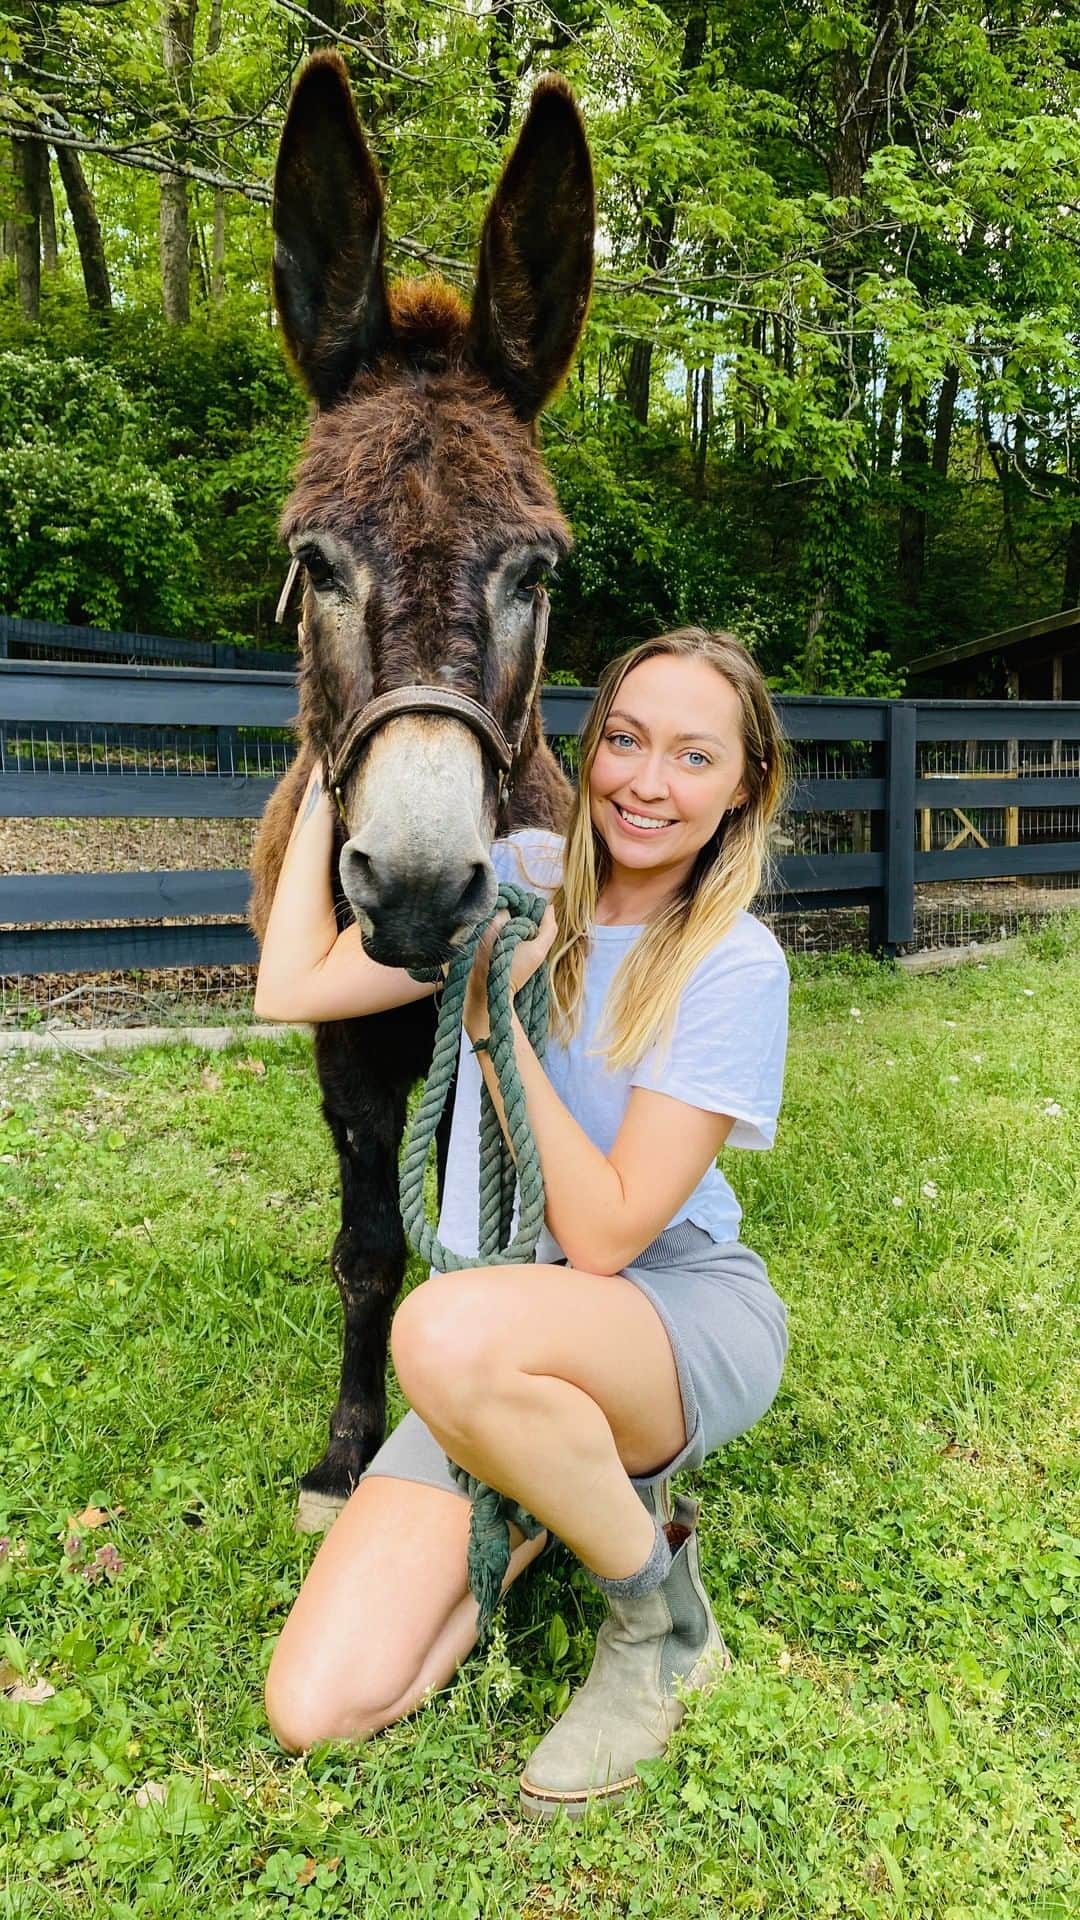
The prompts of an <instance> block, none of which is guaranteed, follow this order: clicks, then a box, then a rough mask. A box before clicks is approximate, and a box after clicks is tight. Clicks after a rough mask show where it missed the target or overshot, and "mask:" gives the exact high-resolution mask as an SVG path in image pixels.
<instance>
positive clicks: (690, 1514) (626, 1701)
mask: <svg viewBox="0 0 1080 1920" xmlns="http://www.w3.org/2000/svg"><path fill="white" fill-rule="evenodd" d="M661 1484H662V1486H663V1487H664V1488H666V1486H667V1483H666V1482H663V1483H661ZM643 1491H652V1490H651V1489H650V1490H643V1489H641V1488H639V1489H638V1492H639V1494H641V1493H643ZM646 1504H648V1503H646ZM661 1505H662V1501H661ZM674 1507H675V1512H674V1518H673V1519H672V1520H671V1521H669V1522H667V1523H666V1524H665V1525H664V1534H665V1535H666V1538H667V1544H668V1546H669V1547H670V1549H671V1564H670V1567H669V1568H668V1570H667V1572H666V1574H665V1575H664V1578H663V1579H662V1580H661V1582H660V1584H659V1585H658V1586H655V1587H654V1588H653V1590H652V1591H651V1592H650V1593H646V1594H643V1595H641V1594H639V1595H634V1597H633V1598H629V1599H628V1598H625V1597H620V1596H618V1595H617V1594H615V1593H611V1592H608V1593H607V1594H606V1596H605V1597H606V1598H607V1601H608V1606H609V1610H610V1611H609V1614H608V1618H607V1619H606V1620H605V1621H604V1624H603V1626H602V1627H601V1628H600V1631H599V1633H598V1634H597V1636H596V1653H595V1655H594V1658H593V1664H592V1670H591V1672H590V1674H589V1677H588V1679H587V1680H586V1681H585V1683H584V1685H583V1686H581V1687H579V1688H578V1691H577V1692H576V1693H575V1695H574V1697H573V1699H572V1700H571V1702H570V1705H569V1706H568V1707H567V1709H566V1712H565V1713H564V1714H563V1716H562V1718H561V1719H560V1720H558V1721H556V1723H555V1725H554V1726H553V1727H552V1729H551V1731H550V1733H548V1734H547V1735H546V1736H545V1738H544V1739H543V1740H541V1742H540V1745H539V1746H538V1747H537V1748H536V1749H535V1751H534V1753H533V1754H532V1756H531V1758H530V1759H529V1762H528V1765H527V1766H526V1768H525V1771H524V1773H523V1774H522V1776H521V1809H522V1813H523V1814H525V1815H526V1816H531V1817H533V1818H539V1819H542V1820H544V1819H551V1818H552V1816H553V1815H554V1814H556V1813H557V1812H558V1811H559V1808H560V1807H562V1808H564V1809H565V1811H566V1812H567V1813H568V1814H569V1816H570V1818H571V1819H576V1818H578V1817H580V1815H581V1814H583V1813H584V1812H585V1809H586V1807H588V1806H589V1805H590V1804H593V1805H596V1804H597V1803H602V1804H603V1805H604V1806H613V1805H616V1804H617V1803H618V1802H619V1801H620V1800H621V1799H622V1798H623V1796H624V1795H625V1794H626V1793H628V1792H629V1791H630V1790H631V1789H632V1788H633V1787H635V1786H636V1785H637V1783H638V1775H637V1773H636V1771H635V1769H636V1767H637V1763H638V1761H639V1760H655V1759H657V1758H658V1757H659V1755H660V1754H662V1753H663V1751H664V1749H665V1747H666V1746H667V1743H668V1741H669V1740H670V1738H671V1735H672V1734H673V1733H674V1731H675V1728H676V1727H677V1726H678V1724H679V1722H680V1720H681V1719H682V1718H683V1715H684V1714H685V1712H686V1707H685V1704H684V1702H683V1701H682V1700H681V1699H680V1697H679V1692H682V1691H689V1690H691V1689H694V1690H704V1689H705V1688H707V1687H710V1686H712V1685H713V1684H714V1683H715V1681H716V1680H717V1679H718V1678H719V1676H720V1674H721V1673H723V1672H724V1671H725V1669H726V1668H727V1667H729V1666H730V1665H731V1655H730V1654H729V1652H728V1650H727V1647H726V1646H725V1645H724V1641H723V1638H722V1636H721V1633H720V1629H719V1627H718V1626H717V1624H716V1621H715V1620H714V1619H713V1615H712V1609H711V1607H710V1606H709V1601H708V1596H707V1595H706V1593H705V1589H704V1587H703V1586H702V1584H701V1569H700V1567H699V1564H698V1540H697V1526H696V1523H697V1516H698V1505H697V1502H696V1501H694V1500H689V1499H687V1498H685V1497H684V1496H683V1495H681V1494H680V1495H678V1496H677V1497H676V1499H675V1502H674ZM649 1510H650V1511H654V1509H653V1508H652V1507H651V1506H650V1508H649ZM654 1517H656V1518H657V1522H658V1526H659V1525H661V1524H663V1523H662V1522H661V1521H660V1516H659V1512H656V1513H655V1515H654ZM635 1577H636V1576H635ZM601 1591H603V1588H602V1589H601ZM677 1683H678V1687H679V1692H677V1691H676V1685H677Z"/></svg>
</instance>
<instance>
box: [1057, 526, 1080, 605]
mask: <svg viewBox="0 0 1080 1920" xmlns="http://www.w3.org/2000/svg"><path fill="white" fill-rule="evenodd" d="M1076 606H1080V520H1074V521H1073V523H1072V526H1071V527H1070V528H1069V539H1068V544H1067V546H1066V548H1065V584H1064V587H1063V588H1062V594H1061V611H1062V613H1068V611H1069V609H1070V607H1076Z"/></svg>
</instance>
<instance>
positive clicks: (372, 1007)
mask: <svg viewBox="0 0 1080 1920" xmlns="http://www.w3.org/2000/svg"><path fill="white" fill-rule="evenodd" d="M333 844H334V807H333V802H332V800H331V799H330V796H329V794H328V793H327V792H326V791H325V790H324V787H323V776H322V767H321V766H315V767H314V768H313V769H312V773H311V778H310V779H309V781H308V783H307V786H306V788H305V790H304V797H303V799H302V800H301V802H300V805H299V807H298V808H297V812H296V819H295V821H294V822H293V830H292V833H291V834H290V836H289V844H288V846H287V847H286V849H285V858H284V860H283V861H282V863H281V873H280V875H279V876H278V883H277V888H276V891H275V893H274V900H273V905H272V906H271V908H270V917H269V919H268V921H267V924H266V933H265V935H264V937H263V943H262V955H261V958H260V961H259V975H258V979H257V980H256V983H255V1012H256V1013H257V1014H258V1016H259V1018H260V1019H262V1020H350V1019H355V1018H357V1017H359V1016H361V1015H363V1014H366V1013H383V1012H385V1010H386V1009H387V1008H388V1007H403V1006H406V1005H407V1004H408V1003H409V1002H410V1001H412V1000H423V999H426V997H427V996H428V995H429V994H432V993H434V991H435V988H434V985H432V984H431V983H430V982H420V981H418V980H413V979H412V978H411V976H410V975H409V974H408V973H407V972H406V970H405V968H404V967H380V966H379V965H378V964H377V962H376V961H374V960H369V959H368V957H367V954H366V953H365V952H364V949H363V947H362V946H361V944H360V929H359V927H357V926H351V927H346V929H345V931H344V933H339V932H338V929H337V921H336V919H335V916H334V898H333V894H332V892H331V887H330V859H331V854H332V851H333Z"/></svg>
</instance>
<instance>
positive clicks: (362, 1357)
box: [296, 1002, 432, 1533]
mask: <svg viewBox="0 0 1080 1920" xmlns="http://www.w3.org/2000/svg"><path fill="white" fill-rule="evenodd" d="M431 1026H432V1013H431V1010H430V1009H429V1008H428V1007H427V1005H426V1003H423V1002H421V1003H420V1006H419V1009H418V1010H414V1009H413V1008H402V1009H400V1010H398V1011H397V1012H395V1013H393V1014H380V1015H377V1016H375V1017H373V1018H372V1019H369V1020H365V1021H362V1022H360V1021H350V1022H348V1023H347V1024H346V1023H334V1025H333V1026H322V1027H319V1028H318V1029H317V1030H316V1036H315V1053H316V1062H317V1065H318V1069H319V1079H320V1082H321V1084H322V1090H323V1113H324V1116H325V1118H326V1121H327V1124H328V1126H329V1127H330V1131H331V1134H332V1135H333V1139H334V1144H335V1146H336V1147H337V1152H338V1166H339V1169H340V1176H341V1226H340V1228H339V1230H338V1234H337V1238H336V1239H335V1241H334V1247H333V1252H332V1254H331V1268H332V1271H333V1275H334V1279H335V1281H336V1283H337V1288H338V1293H339V1295H340V1298H341V1305H342V1313H343V1319H344V1349H343V1354H342V1363H341V1383H340V1386H339V1390H338V1398H337V1404H336V1405H335V1407H334V1411H333V1413H332V1415H331V1417H330V1444H329V1446H328V1448H327V1450H326V1452H325V1454H324V1455H323V1457H322V1459H321V1460H320V1461H318V1462H317V1464H316V1465H315V1466H314V1467H312V1469H311V1471H310V1472H309V1473H306V1474H305V1475H304V1478H303V1480H302V1481H301V1483H300V1499H299V1504H298V1509H297V1520H296V1524H297V1527H298V1529H299V1530H300V1531H301V1532H304V1533H316V1532H319V1531H321V1530H322V1529H323V1528H325V1527H327V1526H329V1525H330V1523H331V1521H332V1520H333V1519H334V1518H335V1516H336V1514H337V1513H338V1511H339V1510H340V1508H341V1507H342V1506H343V1505H344V1503H345V1501H346V1500H347V1499H348V1497H349V1494H350V1493H351V1492H352V1490H353V1488H354V1486H355V1485H356V1482H357V1480H358V1479H359V1477H360V1475H361V1474H362V1473H363V1471H364V1468H365V1467H366V1466H367V1464H368V1462H369V1461H370V1460H371V1459H373V1457H374V1455H375V1454H376V1453H377V1452H378V1450H379V1448H380V1447H381V1445H382V1443H383V1439H384V1437H385V1432H386V1357H387V1350H388V1345H389V1334H390V1320H391V1316H392V1313H393V1308H394V1302H395V1300H396V1299H397V1296H398V1293H399V1291H400V1288H401V1282H402V1278H403V1276H404V1272H405V1258H406V1247H405V1236H404V1233H403V1231H402V1226H401V1211H400V1207H399V1204H398V1150H399V1148H400V1145H401V1137H402V1134H403V1132H404V1127H405V1103H406V1098H407V1095H408V1090H409V1087H410V1085H411V1084H412V1081H413V1080H414V1079H415V1078H416V1077H417V1074H418V1073H419V1072H420V1071H422V1070H423V1068H424V1067H425V1066H426V1061H427V1058H429V1057H430V1052H431Z"/></svg>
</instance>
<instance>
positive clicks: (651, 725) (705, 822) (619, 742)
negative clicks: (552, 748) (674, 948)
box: [589, 653, 746, 871]
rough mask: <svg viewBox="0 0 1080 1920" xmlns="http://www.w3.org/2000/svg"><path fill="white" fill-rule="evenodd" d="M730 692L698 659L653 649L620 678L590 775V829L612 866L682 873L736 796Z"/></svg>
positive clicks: (738, 742)
mask: <svg viewBox="0 0 1080 1920" xmlns="http://www.w3.org/2000/svg"><path fill="white" fill-rule="evenodd" d="M743 765H744V762H743V749H742V729H741V713H740V708H739V699H738V695H737V694H736V692H735V689H734V687H733V686H732V684H731V682H730V680H726V679H725V678H724V676H723V674H721V673H718V672H717V669H716V668H715V667H713V666H710V665H709V663H708V661H706V660H701V659H696V660H695V659H683V658H680V657H679V656H678V655H674V654H663V653H659V654H653V655H652V657H651V658H650V659H648V660H643V661H642V662H641V664H640V666H636V667H634V668H633V670H632V671H631V672H630V673H628V674H627V675H626V678H625V679H624V680H623V682H622V684H621V686H620V687H619V690H618V692H617V693H616V695H615V699H614V702H613V704H612V709H611V712H610V713H609V715H608V717H607V721H606V723H605V726H604V731H603V734H602V735H601V739H600V744H599V747H598V748H597V753H596V758H595V760H594V762H593V766H592V772H591V775H590V778H589V802H590V813H591V816H592V823H593V826H594V827H595V828H596V830H597V832H598V833H599V834H601V835H602V836H603V838H604V840H605V842H606V843H607V848H608V851H609V853H610V854H611V857H612V859H613V861H615V863H616V864H617V865H618V866H621V867H631V868H634V869H636V870H638V871H645V870H648V871H653V870H655V869H658V868H659V869H663V868H667V867H678V868H680V869H683V870H689V867H690V866H691V865H692V863H693V860H694V857H695V856H696V854H697V852H698V850H699V849H700V848H701V847H703V846H704V845H705V843H706V841H708V840H711V838H712V836H713V834H714V833H715V832H716V829H717V826H718V825H719V823H720V819H721V816H722V815H723V814H724V813H725V812H726V811H727V809H728V808H729V807H733V806H740V805H741V804H742V802H743V800H744V799H745V797H746V796H745V792H744V789H743V786H742V778H743Z"/></svg>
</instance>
